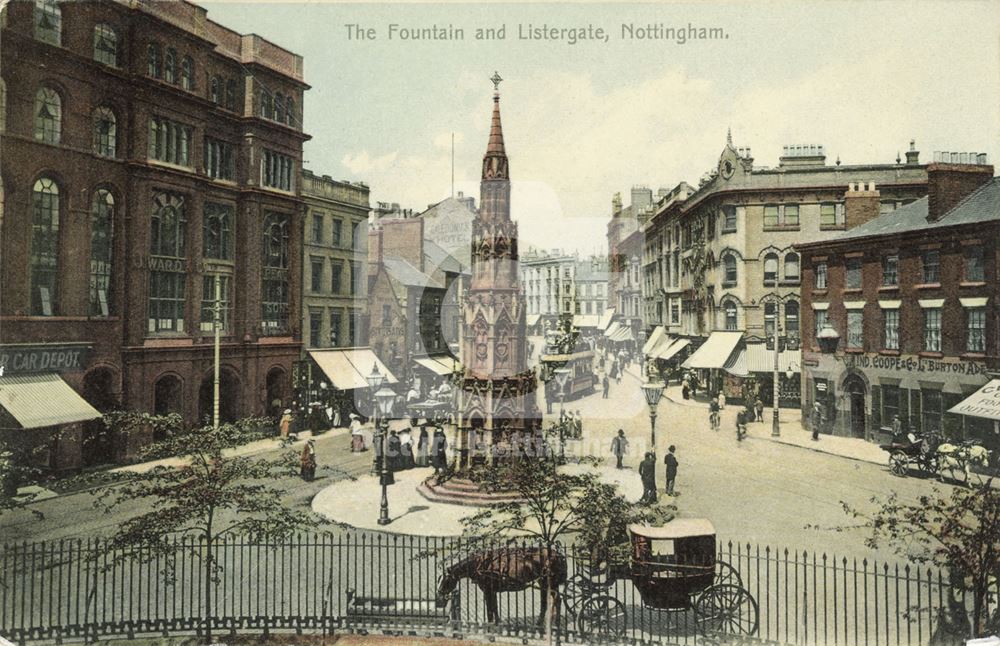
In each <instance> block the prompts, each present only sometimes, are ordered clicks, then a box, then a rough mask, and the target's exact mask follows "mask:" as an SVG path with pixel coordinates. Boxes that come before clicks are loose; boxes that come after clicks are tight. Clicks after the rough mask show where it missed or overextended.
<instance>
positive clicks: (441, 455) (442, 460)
mask: <svg viewBox="0 0 1000 646" xmlns="http://www.w3.org/2000/svg"><path fill="white" fill-rule="evenodd" d="M447 448H448V440H447V438H445V436H444V430H442V429H441V428H436V429H434V440H433V441H432V443H431V465H432V466H433V467H434V475H438V474H440V473H444V472H445V471H446V470H447V468H448V454H447V453H446V449H447Z"/></svg>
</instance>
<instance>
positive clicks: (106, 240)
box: [90, 188, 115, 316]
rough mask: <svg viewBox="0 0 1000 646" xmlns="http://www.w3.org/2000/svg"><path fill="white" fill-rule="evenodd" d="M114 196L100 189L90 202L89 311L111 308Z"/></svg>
mask: <svg viewBox="0 0 1000 646" xmlns="http://www.w3.org/2000/svg"><path fill="white" fill-rule="evenodd" d="M114 215H115V198H114V197H113V196H112V195H111V193H109V192H108V191H106V190H105V189H103V188H102V189H100V190H98V191H97V192H96V193H94V200H93V202H91V204H90V315H91V316H107V315H108V314H109V313H110V312H111V256H112V244H111V243H112V240H113V235H114Z"/></svg>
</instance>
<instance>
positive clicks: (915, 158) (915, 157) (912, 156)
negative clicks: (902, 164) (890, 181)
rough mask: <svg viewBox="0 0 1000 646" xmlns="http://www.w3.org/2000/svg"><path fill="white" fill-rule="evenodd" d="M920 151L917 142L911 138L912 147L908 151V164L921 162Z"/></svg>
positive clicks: (912, 164) (913, 164)
mask: <svg viewBox="0 0 1000 646" xmlns="http://www.w3.org/2000/svg"><path fill="white" fill-rule="evenodd" d="M919 158H920V151H919V150H917V142H916V141H915V140H913V139H910V149H909V150H907V151H906V165H907V166H916V165H918V164H919V163H920V161H919Z"/></svg>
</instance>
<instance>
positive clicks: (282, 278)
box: [261, 213, 288, 334]
mask: <svg viewBox="0 0 1000 646" xmlns="http://www.w3.org/2000/svg"><path fill="white" fill-rule="evenodd" d="M263 243H264V280H263V281H262V292H263V293H262V294H261V325H262V326H263V331H264V333H265V334H275V333H280V332H281V331H283V330H285V329H287V327H288V216H287V215H283V214H281V213H268V214H267V216H266V217H265V218H264V239H263Z"/></svg>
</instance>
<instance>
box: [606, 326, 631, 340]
mask: <svg viewBox="0 0 1000 646" xmlns="http://www.w3.org/2000/svg"><path fill="white" fill-rule="evenodd" d="M633 339H634V337H633V336H632V330H630V329H629V328H627V327H625V326H624V325H623V326H621V327H620V328H618V331H616V332H615V333H614V334H612V335H611V337H610V340H611V341H614V342H615V343H621V342H622V341H632V340H633Z"/></svg>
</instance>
